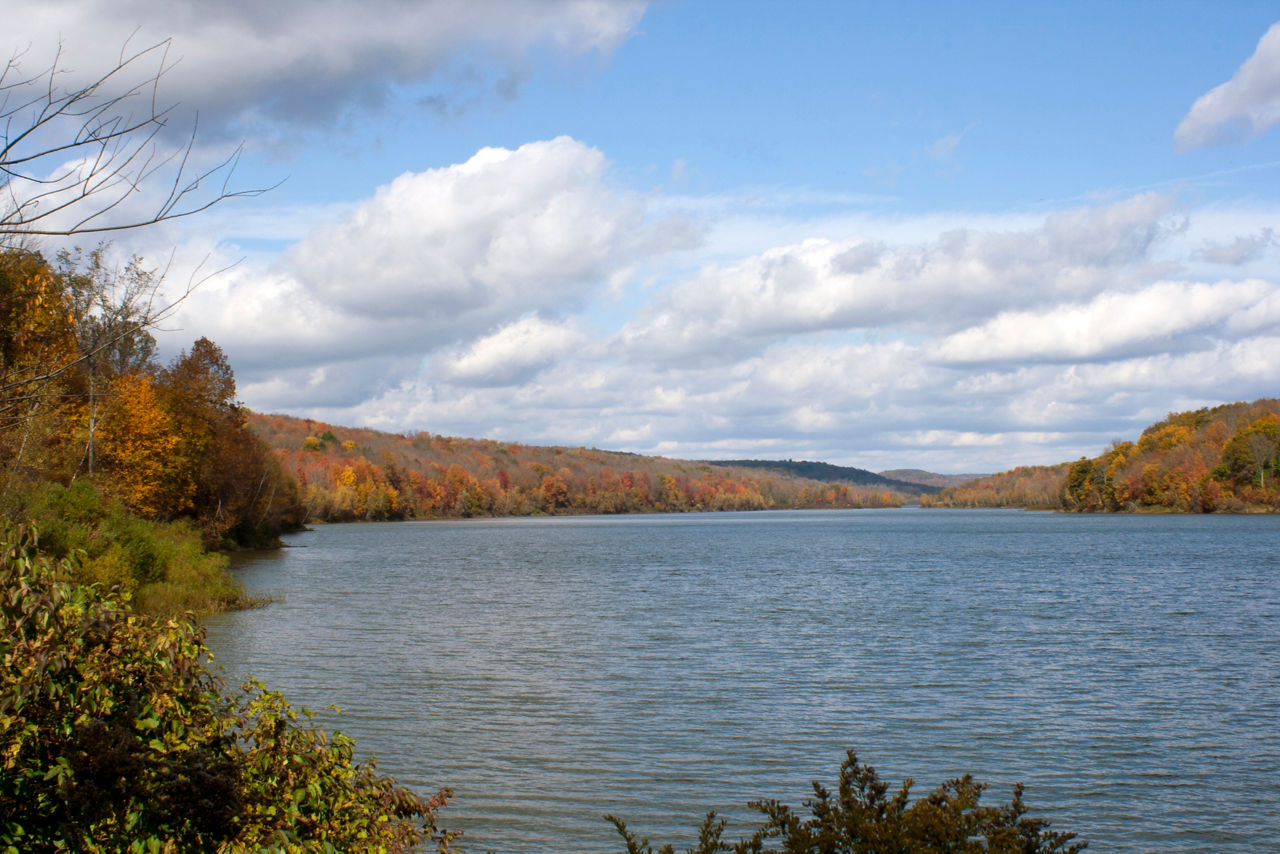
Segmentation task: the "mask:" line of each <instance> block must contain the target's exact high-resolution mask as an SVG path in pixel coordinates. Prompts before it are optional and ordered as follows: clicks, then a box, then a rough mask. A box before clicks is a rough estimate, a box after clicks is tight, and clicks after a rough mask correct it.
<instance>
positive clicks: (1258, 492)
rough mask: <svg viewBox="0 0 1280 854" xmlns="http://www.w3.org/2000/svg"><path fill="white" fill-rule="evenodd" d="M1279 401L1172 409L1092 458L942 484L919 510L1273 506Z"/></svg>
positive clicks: (1279, 449)
mask: <svg viewBox="0 0 1280 854" xmlns="http://www.w3.org/2000/svg"><path fill="white" fill-rule="evenodd" d="M1278 473H1280V400H1277V399H1274V398H1262V399H1259V400H1255V401H1253V402H1252V403H1245V402H1237V403H1228V404H1223V405H1221V406H1214V407H1206V408H1203V409H1196V410H1193V411H1189V412H1175V413H1170V414H1169V415H1168V416H1167V417H1166V418H1165V419H1163V420H1162V421H1159V422H1157V423H1155V424H1152V425H1151V426H1150V427H1147V428H1146V429H1145V430H1143V431H1142V435H1141V436H1139V437H1138V440H1137V441H1136V442H1130V441H1124V442H1116V443H1114V444H1113V445H1112V446H1111V447H1110V448H1108V449H1107V450H1106V451H1105V452H1103V453H1102V454H1099V455H1098V456H1096V457H1093V458H1088V457H1082V458H1081V459H1079V460H1077V461H1075V462H1072V463H1060V464H1058V465H1056V466H1027V467H1020V468H1015V469H1013V470H1012V471H1008V472H1004V473H1002V474H998V475H993V476H991V477H987V478H981V479H978V480H974V481H971V482H969V483H966V484H961V485H959V486H954V487H949V488H947V489H944V490H943V491H942V492H940V493H938V494H937V495H933V496H925V497H923V498H922V499H921V502H920V503H921V506H925V507H1025V508H1029V509H1051V510H1063V511H1070V512H1079V513H1093V512H1104V513H1114V512H1167V513H1276V512H1280V481H1278V480H1277V474H1278Z"/></svg>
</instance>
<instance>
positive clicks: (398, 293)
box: [180, 137, 697, 392]
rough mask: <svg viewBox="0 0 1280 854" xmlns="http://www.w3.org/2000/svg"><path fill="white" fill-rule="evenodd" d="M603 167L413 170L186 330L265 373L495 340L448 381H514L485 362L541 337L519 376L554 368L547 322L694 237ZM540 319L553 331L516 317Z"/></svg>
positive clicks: (583, 149) (497, 161)
mask: <svg viewBox="0 0 1280 854" xmlns="http://www.w3.org/2000/svg"><path fill="white" fill-rule="evenodd" d="M607 166H608V164H607V162H606V161H605V158H604V156H603V155H602V154H601V153H600V152H599V151H597V150H595V149H593V148H590V147H589V146H586V145H583V144H582V143H580V142H577V141H575V140H572V139H569V138H566V137H561V138H559V139H554V140H549V141H546V142H535V143H529V144H527V145H523V146H521V147H520V148H518V149H516V150H514V151H513V150H507V149H497V148H488V149H483V150H481V151H480V152H478V153H477V154H476V155H475V156H474V157H472V158H470V159H469V160H467V161H466V162H465V163H461V164H457V165H454V166H448V167H443V168H440V169H432V170H428V171H425V172H419V173H406V174H404V175H401V176H400V177H399V178H397V179H395V180H394V181H392V182H391V183H390V184H388V185H386V186H384V187H382V188H380V189H379V190H378V191H377V192H376V193H375V194H374V195H373V197H372V198H370V199H367V200H365V201H363V202H361V203H359V204H356V205H354V206H351V207H350V208H349V209H348V210H347V211H346V213H345V214H344V216H343V218H342V219H341V221H339V222H336V223H327V224H323V225H319V226H317V227H315V228H314V229H313V230H312V231H311V232H310V233H309V234H308V235H307V236H306V237H305V238H304V239H302V240H301V241H299V242H298V243H296V244H294V246H293V247H292V248H291V249H290V250H289V251H288V252H287V253H286V254H285V255H284V256H282V259H281V260H280V262H279V263H278V264H276V265H275V267H274V268H273V269H271V270H269V271H264V270H262V269H259V268H255V267H250V266H244V267H239V268H236V269H234V270H232V271H231V272H230V273H229V274H228V275H226V276H224V277H223V278H222V279H221V280H220V281H219V282H217V283H215V284H213V285H212V286H210V287H206V288H202V289H201V290H199V291H197V292H196V294H195V295H194V296H193V297H192V299H191V300H190V301H189V302H188V304H186V305H185V306H184V307H183V312H182V315H181V318H180V320H181V325H184V326H187V327H191V328H199V329H201V330H204V331H203V332H202V333H201V334H206V335H208V336H209V337H211V338H213V339H214V340H216V341H219V342H220V343H222V344H223V346H224V347H225V348H226V349H227V352H228V353H230V354H231V355H232V357H233V358H234V359H235V360H236V364H237V365H238V366H242V367H241V369H242V370H246V371H248V372H250V373H251V374H252V375H254V376H255V377H256V376H257V372H260V371H274V370H278V369H281V368H290V367H294V368H305V367H315V366H319V365H325V364H330V363H333V362H336V361H344V360H345V361H359V360H365V359H369V358H370V357H374V356H379V355H382V356H386V357H389V358H391V357H400V356H403V355H404V354H406V353H415V354H417V357H418V358H419V359H420V358H421V357H422V356H423V355H424V354H427V353H431V352H432V351H436V350H440V349H442V348H447V347H457V346H459V345H461V344H462V342H466V341H469V340H471V339H474V338H476V337H477V336H485V335H488V336H489V337H487V338H485V339H483V340H482V341H479V342H476V343H474V344H473V345H471V350H467V349H466V348H465V347H464V348H463V349H462V350H459V351H457V352H455V353H454V354H453V355H452V356H451V357H450V358H447V359H446V360H445V365H446V370H447V371H448V372H451V373H452V375H453V376H455V377H456V378H458V379H459V380H461V379H463V378H467V379H468V380H469V381H473V382H477V383H483V382H498V381H503V382H506V381H511V380H514V379H515V378H517V376H519V375H521V373H520V371H517V370H515V369H514V367H513V368H512V369H511V371H509V372H507V373H504V372H503V371H499V370H497V368H496V367H495V366H493V365H490V366H489V369H488V379H487V380H486V379H484V376H485V370H482V366H483V365H484V364H485V363H486V362H485V360H486V359H489V358H491V356H492V354H494V353H495V352H498V351H501V350H502V349H503V348H504V347H506V348H508V349H510V347H511V346H513V342H514V341H516V340H517V339H520V340H521V341H522V343H523V344H525V345H528V344H530V343H531V342H533V340H534V339H537V343H538V346H539V347H541V348H542V351H545V352H543V355H542V356H539V357H538V358H536V359H534V358H525V360H524V361H523V362H522V363H521V366H522V367H521V369H520V370H522V371H527V370H531V369H533V368H535V367H536V366H537V365H538V364H542V363H545V361H546V358H549V356H548V355H547V354H548V353H550V352H551V351H552V350H553V349H554V348H553V347H551V345H550V343H549V342H550V339H551V337H553V332H554V331H555V330H559V332H558V333H556V334H559V335H560V338H561V339H562V340H563V341H570V340H571V338H572V336H571V335H570V334H569V333H570V330H571V327H570V326H567V325H555V324H553V323H552V321H554V320H555V319H556V318H557V317H561V316H564V315H565V314H566V313H571V312H574V311H576V310H579V309H581V308H582V307H583V306H584V305H586V304H587V303H588V302H589V301H590V300H591V299H592V298H593V297H594V296H596V295H598V294H600V293H602V292H604V291H606V290H607V289H608V288H610V287H611V286H612V287H614V288H616V287H618V285H619V282H620V278H619V277H623V276H626V275H628V274H629V273H630V271H632V270H633V269H634V268H635V267H636V266H637V265H641V264H644V263H648V262H649V261H650V260H651V259H652V258H654V257H656V256H659V255H662V254H663V253H665V252H668V251H671V250H674V249H681V248H687V247H690V246H692V245H694V243H695V242H696V240H697V235H696V234H695V232H694V231H693V230H692V229H691V228H690V227H688V226H687V225H685V224H684V223H683V221H682V220H680V219H679V218H677V217H672V216H670V215H668V216H666V217H665V218H655V217H652V216H650V214H649V207H648V201H647V199H646V197H644V196H641V195H638V194H635V193H632V192H630V191H627V190H625V189H620V188H617V187H614V186H613V185H612V184H611V182H610V181H609V178H608V175H607V171H608V170H607ZM533 314H536V315H538V316H539V317H540V318H547V319H548V320H533V319H526V320H524V321H520V318H523V317H525V316H526V315H533ZM517 321H520V322H517ZM538 324H542V325H541V326H539V325H538ZM499 327H504V328H503V329H501V330H500V331H499V332H497V333H494V334H493V335H490V334H489V333H491V332H492V331H493V330H494V329H496V328H499ZM521 336H523V338H521ZM542 351H540V352H542ZM544 357H545V358H544ZM513 364H514V363H513ZM401 378H403V377H402V376H394V375H393V376H391V377H384V378H383V379H387V380H388V381H391V382H393V383H394V382H395V381H396V380H397V379H401ZM255 387H257V388H262V389H264V390H265V389H266V388H267V387H266V386H255ZM348 387H349V388H350V389H351V390H352V391H353V392H359V391H360V387H359V385H358V384H350V385H349V386H348ZM365 391H367V388H366V389H365Z"/></svg>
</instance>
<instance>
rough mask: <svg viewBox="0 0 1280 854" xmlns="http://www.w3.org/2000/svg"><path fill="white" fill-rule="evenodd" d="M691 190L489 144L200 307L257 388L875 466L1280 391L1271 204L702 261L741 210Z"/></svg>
mask: <svg viewBox="0 0 1280 854" xmlns="http://www.w3.org/2000/svg"><path fill="white" fill-rule="evenodd" d="M684 201H686V202H687V201H689V199H687V198H686V199H684ZM681 204H682V201H681V199H676V198H664V197H663V196H662V195H661V194H660V193H655V192H654V191H646V192H639V191H637V190H635V189H632V188H629V187H627V186H626V185H625V184H623V183H621V182H619V181H618V180H616V179H615V178H614V177H613V176H612V171H611V168H610V164H609V162H608V159H607V157H606V156H605V153H604V152H601V151H599V150H598V149H595V148H592V147H591V146H588V145H585V144H583V143H582V142H579V141H577V140H573V139H571V138H567V137H561V138H557V139H551V140H545V141H541V142H534V143H529V144H527V145H524V146H521V147H519V148H517V149H495V148H488V149H482V150H480V151H478V152H477V153H476V154H475V155H474V156H473V157H471V158H469V159H468V160H466V161H464V162H461V163H458V164H454V165H451V166H446V167H442V168H438V169H430V170H426V171H423V172H414V173H405V174H404V175H401V176H400V177H398V178H396V179H395V180H393V181H391V182H390V183H388V184H387V185H385V186H383V187H381V188H379V189H378V190H377V191H376V192H374V193H373V194H372V195H371V196H370V197H368V198H366V199H364V200H362V201H360V202H358V203H356V204H354V205H352V206H350V207H349V209H348V210H347V211H346V212H345V214H344V215H343V216H341V217H339V218H336V219H331V220H329V221H327V222H320V223H319V224H318V225H316V226H315V227H314V228H313V229H311V231H310V232H309V233H308V234H307V235H306V236H305V237H304V238H302V239H301V240H299V241H298V242H297V243H295V244H294V245H293V246H292V247H290V249H289V250H288V251H287V252H285V253H284V254H283V255H281V256H280V257H279V259H278V260H277V261H276V262H275V263H274V264H272V265H261V266H255V265H248V266H246V267H245V268H243V269H237V270H236V271H234V272H233V273H232V274H231V275H230V276H228V277H226V278H225V279H224V280H222V281H220V282H218V283H216V284H215V286H213V287H210V288H208V289H202V291H200V292H198V293H197V295H196V297H194V298H193V299H192V301H191V303H190V305H189V306H187V307H186V308H187V310H186V313H185V315H184V317H183V325H184V327H186V329H187V332H188V334H190V335H194V334H196V333H199V334H208V335H209V336H210V337H212V338H213V339H214V340H217V341H219V343H222V344H223V345H224V347H226V349H227V351H228V354H229V355H230V356H231V358H232V362H233V364H235V365H236V367H237V372H238V376H239V378H240V381H241V382H240V384H241V391H242V395H243V396H244V398H245V400H246V402H248V403H249V404H250V405H251V406H252V407H254V408H256V409H259V410H268V411H273V410H287V411H292V412H299V413H305V414H309V415H312V416H314V417H318V418H323V419H326V420H330V421H336V422H338V423H347V424H364V425H369V426H374V427H381V428H384V429H392V430H418V429H426V430H430V431H433V432H441V433H448V434H454V435H473V436H490V437H495V438H505V439H511V440H517V441H532V442H546V443H565V444H586V445H595V446H601V447H609V448H616V449H621V450H631V451H637V452H642V453H663V454H670V455H675V456H683V457H692V458H703V457H740V456H789V457H807V458H817V459H825V460H830V461H834V462H843V463H848V464H853V465H860V466H864V467H868V468H890V467H896V466H900V465H918V466H924V467H932V468H936V469H940V470H950V471H956V470H968V471H973V470H983V469H989V470H994V469H998V468H1002V467H1006V466H1008V465H1012V464H1021V463H1047V462H1056V461H1059V460H1062V459H1071V458H1074V457H1077V456H1079V455H1081V454H1093V453H1097V452H1098V451H1099V450H1100V449H1101V448H1103V447H1105V445H1106V443H1107V442H1109V441H1110V440H1111V439H1113V438H1115V437H1116V436H1118V435H1131V434H1132V433H1134V432H1135V431H1136V430H1138V429H1140V428H1141V427H1142V426H1145V425H1146V424H1147V423H1150V421H1152V420H1155V419H1157V418H1159V417H1161V416H1163V415H1164V414H1165V412H1167V411H1168V410H1169V409H1171V408H1177V407H1183V406H1185V407H1195V406H1199V405H1204V404H1207V403H1213V402H1219V401H1221V400H1224V399H1236V398H1240V399H1243V398H1252V397H1259V396H1264V395H1269V394H1274V393H1275V388H1277V387H1278V384H1280V286H1278V285H1277V282H1278V281H1280V270H1278V269H1277V261H1278V260H1280V259H1278V258H1277V255H1278V254H1280V253H1277V251H1276V247H1275V246H1274V241H1273V240H1272V239H1271V233H1270V232H1269V231H1267V230H1266V229H1267V227H1268V226H1265V225H1263V223H1264V222H1268V221H1272V219H1271V213H1270V212H1267V211H1252V212H1248V211H1244V212H1242V211H1234V212H1227V213H1225V214H1224V213H1223V212H1222V211H1221V210H1218V209H1213V210H1195V209H1188V208H1185V207H1183V206H1181V205H1180V203H1179V202H1178V201H1177V200H1176V199H1174V198H1172V197H1168V196H1164V195H1159V194H1149V193H1148V194H1141V195H1137V196H1132V197H1129V198H1122V199H1119V200H1115V201H1112V202H1109V203H1103V204H1094V205H1085V206H1079V207H1074V208H1063V209H1059V210H1054V211H1051V212H1048V213H1045V214H1042V215H1040V216H1038V217H1031V216H1028V215H1026V214H1018V215H1016V216H1008V217H1000V216H996V215H985V216H981V217H968V218H966V219H968V220H969V221H971V222H974V223H981V225H972V226H970V227H966V228H959V229H957V228H955V227H952V226H946V225H942V224H940V223H941V222H942V220H939V219H935V218H928V217H925V218H921V219H920V220H919V221H918V222H916V223H915V224H911V223H904V222H903V221H902V220H901V219H900V218H897V219H895V220H893V221H886V222H885V223H884V224H883V227H878V226H877V222H876V220H875V218H874V217H870V216H868V217H866V218H864V219H863V220H862V225H861V227H860V228H859V230H858V233H853V234H850V233H847V232H845V231H843V229H845V228H847V221H845V220H833V221H831V222H830V223H824V222H822V221H820V220H818V221H811V222H810V223H809V224H808V226H807V228H808V229H809V230H810V231H811V233H812V234H813V236H812V237H809V238H807V239H802V240H800V241H798V242H789V243H783V244H779V245H775V246H767V245H766V246H763V247H761V248H760V249H759V250H758V251H755V252H752V253H750V254H746V255H741V256H739V257H737V258H736V259H731V260H726V261H718V262H715V263H701V264H699V262H698V258H699V252H700V247H702V246H705V245H707V243H716V241H717V240H718V238H717V235H716V229H717V227H718V225H717V221H716V219H715V216H714V215H713V214H707V210H708V209H709V207H708V206H707V205H705V204H704V205H700V204H698V201H697V200H696V199H694V200H692V204H689V205H688V206H687V209H683V210H682V208H681ZM762 207H766V208H767V206H762ZM737 216H739V217H740V216H741V215H740V214H739V215H737ZM761 216H762V218H763V219H762V222H761V225H760V227H758V228H756V229H754V230H748V231H750V233H754V234H767V233H768V228H767V227H766V224H767V222H768V221H769V219H768V218H769V214H767V213H762V214H761ZM732 227H733V228H735V229H741V228H742V221H741V219H740V218H739V219H735V221H734V223H733V224H732ZM1233 229H1234V231H1233ZM912 234H914V235H916V236H915V237H911V236H907V235H912ZM1206 235H1212V239H1209V238H1208V237H1206ZM1242 263H1247V264H1248V265H1249V266H1248V270H1249V275H1247V276H1241V275H1239V272H1240V265H1241V264H1242ZM1206 273H1211V274H1212V275H1206ZM1171 401H1172V403H1171Z"/></svg>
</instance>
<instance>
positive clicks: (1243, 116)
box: [1173, 23, 1280, 151]
mask: <svg viewBox="0 0 1280 854" xmlns="http://www.w3.org/2000/svg"><path fill="white" fill-rule="evenodd" d="M1277 122H1280V23H1277V24H1272V26H1271V28H1270V29H1268V30H1267V32H1266V33H1265V34H1264V35H1263V36H1262V38H1261V39H1259V41H1258V47H1257V49H1256V50H1254V52H1253V55H1252V56H1250V57H1249V58H1248V59H1247V60H1245V62H1244V64H1243V65H1241V66H1240V67H1239V68H1238V69H1237V70H1236V73H1235V74H1233V75H1232V76H1231V79H1230V80H1228V81H1227V82H1226V83H1222V84H1220V85H1218V86H1215V87H1214V88H1213V89H1210V90H1209V91H1208V92H1206V93H1205V94H1203V95H1201V96H1200V97H1199V98H1197V99H1196V101H1195V103H1194V104H1192V105H1191V109H1190V110H1189V111H1188V112H1187V114H1186V116H1184V117H1183V119H1182V121H1181V123H1179V124H1178V129H1177V130H1176V131H1174V135H1173V138H1174V142H1175V144H1176V145H1177V148H1178V150H1179V151H1190V150H1191V149H1195V148H1204V147H1206V146H1210V145H1221V144H1224V143H1233V142H1246V141H1248V140H1251V139H1254V138H1256V137H1258V136H1260V135H1261V134H1263V133H1265V132H1266V131H1267V130H1268V129H1270V128H1271V127H1272V126H1273V125H1275V124H1276V123H1277Z"/></svg>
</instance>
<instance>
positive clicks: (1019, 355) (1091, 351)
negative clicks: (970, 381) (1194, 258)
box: [934, 279, 1280, 364]
mask: <svg viewBox="0 0 1280 854" xmlns="http://www.w3.org/2000/svg"><path fill="white" fill-rule="evenodd" d="M1278 293H1280V288H1278V287H1277V286H1276V285H1274V284H1272V283H1270V282H1264V281H1261V280H1257V279H1253V280H1247V281H1243V282H1218V283H1216V284H1206V283H1203V282H1157V283H1155V284H1152V285H1149V286H1147V287H1144V288H1143V289H1142V290H1140V291H1137V292H1134V293H1105V294H1101V295H1100V296H1098V297H1097V298H1095V299H1093V300H1092V301H1090V302H1088V303H1071V304H1065V305H1060V306H1055V307H1054V308H1052V309H1049V310H1047V311H1038V312H1029V311H1007V312H1001V313H1000V314H999V315H997V316H996V317H995V318H993V319H991V320H989V321H987V322H986V323H984V324H982V325H981V326H977V327H973V328H970V329H966V330H964V331H962V332H958V333H955V334H954V335H950V336H948V337H946V338H945V339H943V340H942V341H941V342H940V343H939V345H938V347H937V349H936V350H935V351H934V355H935V357H936V358H937V359H939V360H940V361H943V362H952V363H964V364H982V363H986V362H1013V361H1025V360H1037V361H1044V360H1051V361H1062V360H1093V359H1098V358H1100V357H1116V356H1124V355H1132V354H1135V353H1136V352H1151V351H1153V350H1154V351H1156V352H1161V351H1163V350H1164V349H1166V348H1167V347H1169V344H1170V339H1171V338H1173V337H1175V336H1179V335H1186V334H1189V333H1194V332H1211V331H1213V330H1214V329H1215V327H1218V326H1219V325H1221V324H1223V323H1224V322H1227V321H1229V320H1231V319H1232V318H1233V317H1235V316H1237V315H1240V314H1242V313H1246V312H1248V311H1250V310H1251V309H1253V308H1254V307H1255V306H1257V305H1258V304H1259V303H1260V302H1261V301H1263V300H1264V299H1273V300H1274V299H1275V297H1276V295H1277V294H1278Z"/></svg>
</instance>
